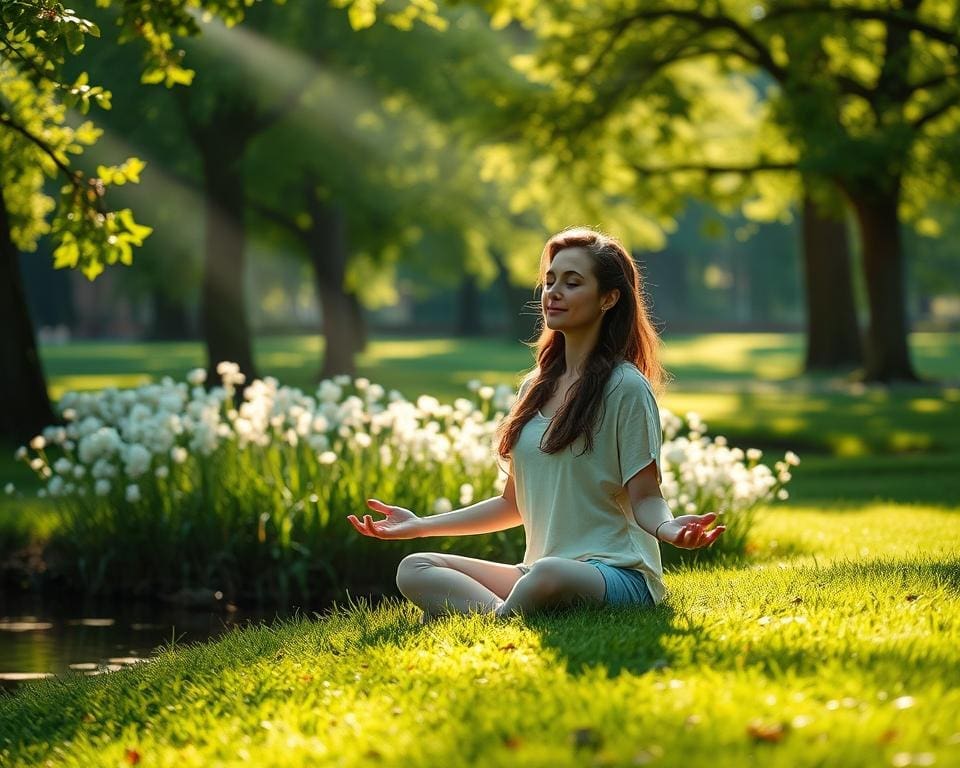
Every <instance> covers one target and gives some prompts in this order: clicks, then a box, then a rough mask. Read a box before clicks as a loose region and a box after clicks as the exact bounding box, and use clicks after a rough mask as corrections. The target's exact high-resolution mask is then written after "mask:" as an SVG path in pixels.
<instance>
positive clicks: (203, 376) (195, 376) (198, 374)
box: [187, 367, 220, 387]
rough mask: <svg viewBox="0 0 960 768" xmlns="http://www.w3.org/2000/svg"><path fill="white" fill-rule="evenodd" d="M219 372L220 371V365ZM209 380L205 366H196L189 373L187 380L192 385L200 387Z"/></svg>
mask: <svg viewBox="0 0 960 768" xmlns="http://www.w3.org/2000/svg"><path fill="white" fill-rule="evenodd" d="M217 373H220V370H219V367H218V369H217ZM206 380H207V372H206V370H204V369H203V368H194V369H193V370H192V371H190V373H188V374H187V381H188V382H189V383H190V385H191V386H194V387H199V386H200V385H201V384H203V383H204V382H205V381H206Z"/></svg>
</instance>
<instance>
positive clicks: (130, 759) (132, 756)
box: [123, 749, 140, 765]
mask: <svg viewBox="0 0 960 768" xmlns="http://www.w3.org/2000/svg"><path fill="white" fill-rule="evenodd" d="M123 758H124V760H126V761H127V764H128V765H137V764H138V763H139V762H140V753H139V752H137V750H135V749H128V750H127V751H126V753H125V754H124V756H123Z"/></svg>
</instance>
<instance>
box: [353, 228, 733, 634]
mask: <svg viewBox="0 0 960 768" xmlns="http://www.w3.org/2000/svg"><path fill="white" fill-rule="evenodd" d="M541 285H542V287H543V292H542V299H541V302H542V311H543V327H542V330H541V333H540V337H539V339H538V341H537V344H536V349H537V367H536V368H535V369H534V370H533V371H532V372H531V373H530V374H529V375H528V376H527V377H526V378H525V379H524V381H523V383H522V384H521V385H520V389H519V392H518V397H517V401H516V403H515V404H514V406H513V408H512V409H511V411H510V413H509V414H508V415H507V416H506V418H505V419H504V421H503V423H502V424H500V426H499V428H498V432H497V436H498V439H499V446H498V451H497V456H498V460H499V461H500V466H501V468H503V470H504V471H505V472H506V473H507V474H508V477H507V480H506V484H505V486H504V489H503V493H502V494H501V495H500V496H494V497H492V498H489V499H486V500H484V501H480V502H478V503H476V504H473V505H471V506H469V507H465V508H463V509H456V510H453V511H451V512H446V513H443V514H437V515H432V516H428V517H418V516H417V515H415V514H414V513H413V512H411V511H410V510H408V509H404V508H403V507H396V506H391V505H389V504H384V503H383V502H381V501H378V500H376V499H369V500H368V501H367V506H369V507H370V509H371V510H373V511H375V512H378V513H380V514H381V515H384V517H383V518H382V519H377V520H374V519H373V518H372V516H371V515H369V514H366V515H364V516H363V521H362V522H361V521H360V520H358V519H357V517H356V516H355V515H349V516H348V518H347V519H348V520H349V521H350V523H351V524H352V525H353V526H354V527H355V528H356V529H357V530H358V531H360V533H363V534H365V535H367V536H372V537H375V538H379V539H411V538H418V537H424V536H461V535H468V534H480V533H491V532H493V531H501V530H505V529H507V528H513V527H515V526H519V525H522V526H523V528H524V533H525V536H526V552H525V554H524V558H523V562H522V563H519V564H516V565H512V564H509V563H497V562H490V561H487V560H480V559H477V558H471V557H462V556H458V555H448V554H440V553H432V552H431V553H427V552H425V553H420V554H414V555H409V556H408V557H405V558H404V559H403V561H401V563H400V566H399V568H398V570H397V587H398V588H399V590H400V592H401V593H402V594H403V595H404V596H405V597H406V598H407V599H409V600H411V601H412V602H413V603H415V604H416V605H418V606H419V607H420V608H422V609H423V612H424V618H423V620H424V621H429V620H430V619H432V618H434V617H436V616H438V615H441V614H443V613H448V612H459V613H470V612H483V613H490V612H492V613H494V614H496V615H497V616H508V615H511V614H516V613H520V614H523V613H528V612H533V611H537V610H539V609H543V608H547V607H553V606H568V605H572V604H574V603H583V602H595V603H606V604H625V603H635V604H639V605H654V604H657V603H659V602H661V601H662V600H663V598H664V595H665V589H664V585H663V567H662V564H661V561H660V549H659V542H667V543H669V544H672V545H673V546H675V547H681V548H685V549H694V548H697V547H703V546H709V545H710V544H712V543H713V542H714V541H715V540H716V539H717V537H718V536H720V534H722V533H723V531H724V526H722V525H718V526H716V527H714V528H710V527H709V526H710V525H711V523H713V522H714V521H715V519H716V515H715V514H707V515H682V516H680V517H674V516H673V514H672V513H671V512H670V507H669V506H668V505H667V503H666V501H664V499H663V496H662V494H661V492H660V480H661V473H660V443H661V434H662V433H661V429H660V417H659V412H658V409H657V403H656V400H655V398H654V392H655V391H656V390H657V388H658V387H659V386H661V382H662V378H663V368H662V366H661V364H660V362H659V360H658V343H659V341H658V338H657V334H656V331H655V330H654V328H653V326H652V324H651V322H650V318H649V315H648V312H647V308H646V303H645V301H644V296H643V291H642V287H641V280H640V275H639V273H638V271H637V268H636V266H635V264H634V262H633V259H631V258H630V255H629V254H628V253H627V251H626V249H625V248H624V247H623V245H622V244H621V243H620V242H618V241H617V240H616V239H614V238H612V237H609V236H607V235H604V234H602V233H600V232H597V231H595V230H592V229H587V228H575V229H568V230H565V231H563V232H560V233H559V234H556V235H554V236H553V237H551V238H550V239H549V240H548V241H547V244H546V246H545V247H544V249H543V253H542V255H541V257H540V281H539V283H538V286H541Z"/></svg>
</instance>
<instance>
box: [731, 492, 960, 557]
mask: <svg viewBox="0 0 960 768" xmlns="http://www.w3.org/2000/svg"><path fill="white" fill-rule="evenodd" d="M932 531H935V532H936V534H935V535H933V536H931V532H932ZM905 542H912V543H911V544H905ZM784 547H786V548H790V549H792V550H793V551H796V552H802V553H804V554H803V557H804V559H809V560H810V561H811V562H812V561H813V560H814V559H815V560H816V561H817V562H820V563H828V562H832V561H834V560H845V559H852V560H860V559H863V558H875V557H881V556H882V557H921V556H922V557H924V558H931V559H942V558H946V557H950V558H960V515H957V514H956V509H951V508H949V507H945V506H937V505H930V504H895V503H867V504H864V503H863V502H859V503H856V504H840V503H838V504H834V505H831V506H830V507H827V508H824V507H813V506H792V505H791V506H787V507H780V508H777V509H773V508H768V509H764V510H761V511H760V512H758V514H757V518H756V524H755V526H754V528H753V530H751V532H750V539H749V543H748V549H750V548H752V553H756V554H757V555H760V554H761V553H763V555H764V557H765V558H766V557H768V556H769V557H777V552H776V550H777V549H778V548H780V549H783V548H784Z"/></svg>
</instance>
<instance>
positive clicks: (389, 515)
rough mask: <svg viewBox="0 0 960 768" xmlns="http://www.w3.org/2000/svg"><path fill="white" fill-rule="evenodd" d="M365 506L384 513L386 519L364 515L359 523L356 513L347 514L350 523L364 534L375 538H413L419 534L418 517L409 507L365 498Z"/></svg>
mask: <svg viewBox="0 0 960 768" xmlns="http://www.w3.org/2000/svg"><path fill="white" fill-rule="evenodd" d="M367 506H368V507H370V509H372V510H373V511H374V512H379V513H380V514H382V515H385V516H386V519H385V520H374V519H373V518H372V517H371V516H370V515H364V516H363V522H362V523H361V522H360V521H359V520H358V519H357V516H356V515H347V520H349V521H350V524H351V525H352V526H353V527H354V528H356V529H357V530H358V531H360V533H362V534H363V535H364V536H372V537H373V538H375V539H415V538H417V537H418V536H419V535H420V526H419V524H420V518H419V517H417V516H416V515H415V514H413V512H411V511H410V510H409V509H404V508H403V507H393V506H390V505H389V504H384V503H383V502H382V501H378V500H377V499H367Z"/></svg>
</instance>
